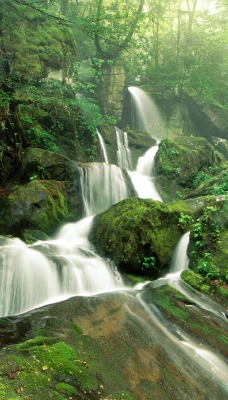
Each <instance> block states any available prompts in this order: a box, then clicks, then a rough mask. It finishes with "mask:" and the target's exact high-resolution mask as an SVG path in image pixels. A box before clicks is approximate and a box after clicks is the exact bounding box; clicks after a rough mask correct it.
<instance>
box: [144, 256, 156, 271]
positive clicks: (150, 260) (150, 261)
mask: <svg viewBox="0 0 228 400" xmlns="http://www.w3.org/2000/svg"><path fill="white" fill-rule="evenodd" d="M155 261H156V260H155V257H153V256H150V257H144V259H143V262H142V271H145V270H148V269H150V268H156V267H155Z"/></svg>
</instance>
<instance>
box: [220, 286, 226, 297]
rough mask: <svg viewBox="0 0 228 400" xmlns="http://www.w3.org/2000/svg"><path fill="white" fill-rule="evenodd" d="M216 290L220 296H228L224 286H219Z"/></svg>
mask: <svg viewBox="0 0 228 400" xmlns="http://www.w3.org/2000/svg"><path fill="white" fill-rule="evenodd" d="M218 290H219V293H220V294H221V295H222V296H225V297H228V290H227V289H226V288H224V287H223V286H219V288H218Z"/></svg>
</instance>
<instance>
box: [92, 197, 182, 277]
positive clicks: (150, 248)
mask: <svg viewBox="0 0 228 400" xmlns="http://www.w3.org/2000/svg"><path fill="white" fill-rule="evenodd" d="M181 211H182V208H181ZM181 211H180V207H179V206H178V205H177V206H176V207H175V205H174V204H172V206H170V207H169V206H168V205H165V204H163V203H160V202H158V201H154V200H142V199H138V198H128V199H126V200H123V201H121V202H120V203H118V204H116V205H114V206H112V207H111V208H110V209H109V210H107V211H105V212H103V213H101V214H99V215H97V216H96V217H95V218H94V222H93V227H92V230H91V233H90V240H91V241H92V242H93V244H95V246H96V248H97V251H98V252H99V253H100V254H101V255H103V256H106V257H110V258H111V259H112V260H113V261H114V262H115V263H116V264H117V265H118V266H119V268H120V269H121V270H123V271H125V272H128V273H138V274H141V275H142V274H144V275H147V276H158V275H159V274H160V272H161V271H162V270H163V269H165V268H167V267H168V266H169V263H170V261H171V257H172V253H173V249H174V247H175V245H176V244H177V241H178V239H179V238H180V236H181V234H182V231H181V228H180V226H179V225H178V220H179V216H180V212H181ZM145 260H146V261H148V260H149V262H145Z"/></svg>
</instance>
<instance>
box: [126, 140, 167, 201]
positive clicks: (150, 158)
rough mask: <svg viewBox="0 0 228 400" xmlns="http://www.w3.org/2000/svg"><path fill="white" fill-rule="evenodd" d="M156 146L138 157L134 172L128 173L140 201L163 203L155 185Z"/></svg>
mask: <svg viewBox="0 0 228 400" xmlns="http://www.w3.org/2000/svg"><path fill="white" fill-rule="evenodd" d="M157 151H158V146H153V147H151V148H150V149H149V150H147V151H146V153H145V154H144V156H142V157H139V160H138V163H137V166H136V171H128V174H129V176H130V178H131V181H132V184H133V186H134V188H135V190H136V192H137V194H138V197H139V198H141V199H153V200H157V201H161V202H162V201H163V200H162V198H161V196H160V194H159V192H158V190H157V188H156V184H155V176H154V158H155V155H156V153H157Z"/></svg>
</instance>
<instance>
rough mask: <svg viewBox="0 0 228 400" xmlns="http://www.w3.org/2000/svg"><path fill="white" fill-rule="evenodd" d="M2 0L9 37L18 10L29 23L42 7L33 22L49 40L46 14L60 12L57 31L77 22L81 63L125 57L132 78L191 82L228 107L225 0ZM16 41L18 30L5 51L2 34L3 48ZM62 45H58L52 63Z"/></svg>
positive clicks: (190, 87)
mask: <svg viewBox="0 0 228 400" xmlns="http://www.w3.org/2000/svg"><path fill="white" fill-rule="evenodd" d="M0 3H1V14H0V19H1V20H2V22H3V23H2V28H1V30H2V33H1V36H3V37H4V29H7V26H8V24H12V18H13V19H14V20H15V17H16V18H17V20H18V21H17V23H18V24H20V25H21V27H22V28H23V25H24V21H23V19H24V18H29V14H30V17H31V19H32V18H33V17H32V15H33V14H34V12H36V13H37V15H38V14H40V17H37V19H36V21H35V19H34V21H33V22H34V27H35V28H36V29H37V32H36V34H37V36H38V38H37V41H38V39H39V36H42V40H43V47H46V48H48V47H49V46H50V43H49V42H48V32H47V31H46V32H42V29H40V30H39V20H40V24H42V17H43V18H44V17H47V18H50V19H55V20H56V24H57V25H56V26H57V31H56V35H58V34H59V35H60V36H61V35H62V31H63V29H65V30H68V31H69V29H70V30H71V33H72V35H73V36H74V39H75V43H76V44H75V55H74V60H73V63H75V65H76V66H77V65H78V64H77V63H80V62H82V61H83V60H88V61H89V63H91V66H92V68H94V69H95V70H96V71H97V70H99V68H100V66H101V65H102V64H103V63H112V62H113V61H114V60H117V59H118V60H120V61H121V63H122V64H123V65H124V67H125V69H126V71H127V78H128V81H129V83H130V84H132V83H134V81H135V79H138V80H140V82H141V83H142V84H150V85H151V84H152V85H154V86H155V87H156V88H157V90H158V91H162V92H164V91H166V92H169V91H173V90H175V91H176V92H178V93H181V92H182V90H184V91H185V92H189V93H190V94H196V95H197V96H198V97H199V99H201V100H202V101H206V102H209V103H212V104H215V105H219V106H221V107H227V102H228V101H227V95H226V93H227V70H228V68H227V67H228V65H227V64H228V62H227V26H228V24H227V5H226V1H225V0H222V1H208V0H183V1H182V0H171V1H167V0H161V1H160V0H153V1H152V0H132V1H130V2H129V1H128V0H80V1H79V0H11V1H6V0H1V2H0ZM13 13H15V14H16V16H15V17H13ZM20 30H21V28H19V31H20ZM14 34H15V33H14ZM25 34H26V33H25V32H24V34H23V35H24V36H25ZM45 35H46V37H47V42H46V43H45ZM17 36H20V35H19V34H17ZM22 39H23V37H22ZM20 40H21V38H20ZM10 41H13V39H12V37H7V36H5V37H4V46H5V48H6V52H5V51H4V49H3V48H2V47H3V43H2V40H1V48H2V50H1V53H2V55H3V56H4V54H5V53H6V54H7V49H8V48H9V49H10V48H11V43H10ZM37 44H38V43H34V46H36V45H37ZM31 51H32V49H31V50H30V52H31ZM45 51H46V52H48V50H47V49H46V50H45ZM9 52H10V50H9ZM38 52H39V49H38ZM58 52H59V50H58V49H56V52H55V53H56V54H54V58H55V59H54V60H53V63H55V60H56V59H57V58H58ZM34 53H35V49H34ZM34 53H33V54H30V55H31V57H34ZM60 58H61V57H60ZM57 63H58V62H57ZM50 68H51V66H50ZM92 75H93V74H92Z"/></svg>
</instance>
